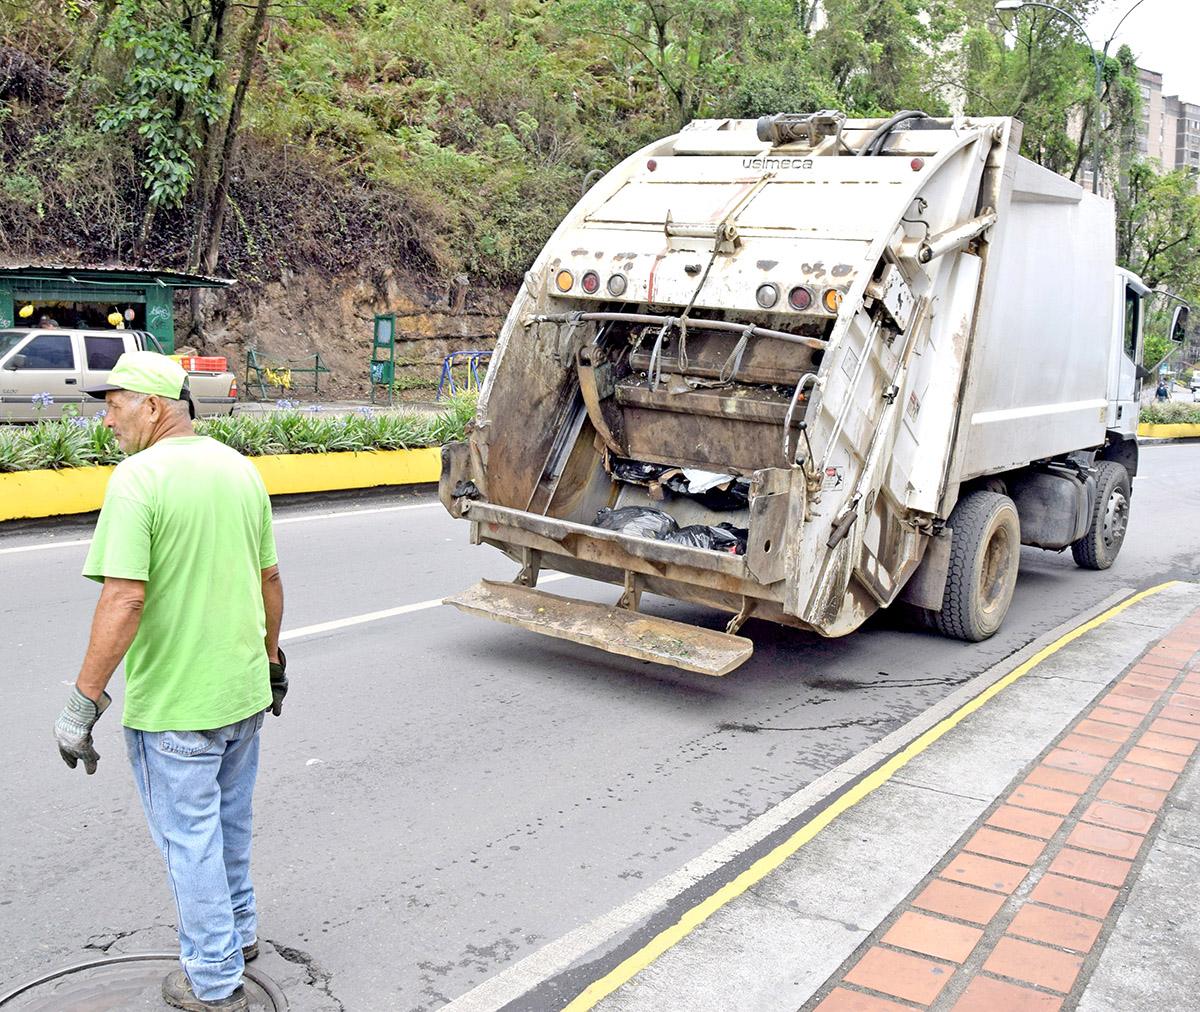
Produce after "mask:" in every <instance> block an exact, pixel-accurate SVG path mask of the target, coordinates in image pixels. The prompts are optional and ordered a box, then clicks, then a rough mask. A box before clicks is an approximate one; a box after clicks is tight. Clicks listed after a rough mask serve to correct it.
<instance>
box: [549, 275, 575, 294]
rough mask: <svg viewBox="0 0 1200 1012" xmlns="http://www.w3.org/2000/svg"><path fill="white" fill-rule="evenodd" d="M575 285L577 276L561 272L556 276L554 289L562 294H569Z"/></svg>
mask: <svg viewBox="0 0 1200 1012" xmlns="http://www.w3.org/2000/svg"><path fill="white" fill-rule="evenodd" d="M573 284H575V275H573V274H572V273H571V272H570V271H559V272H558V273H557V274H555V275H554V287H555V288H557V289H558V290H559V291H560V292H569V291H570V290H571V286H572V285H573Z"/></svg>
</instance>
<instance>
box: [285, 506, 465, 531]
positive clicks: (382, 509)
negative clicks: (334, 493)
mask: <svg viewBox="0 0 1200 1012" xmlns="http://www.w3.org/2000/svg"><path fill="white" fill-rule="evenodd" d="M441 505H442V504H441V503H440V502H418V503H410V504H409V505H407V506H374V507H372V508H371V509H369V510H337V511H336V512H334V513H314V514H313V515H312V516H306V517H285V518H284V519H282V520H276V521H275V526H276V527H278V526H279V525H280V524H301V523H304V522H305V521H306V520H330V519H332V518H334V517H361V516H366V515H367V514H368V513H395V512H396V511H397V510H427V509H431V508H433V507H434V506H441Z"/></svg>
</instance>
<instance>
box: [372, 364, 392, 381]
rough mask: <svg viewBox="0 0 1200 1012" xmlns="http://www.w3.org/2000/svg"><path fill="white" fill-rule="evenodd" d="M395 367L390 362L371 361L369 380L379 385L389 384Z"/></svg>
mask: <svg viewBox="0 0 1200 1012" xmlns="http://www.w3.org/2000/svg"><path fill="white" fill-rule="evenodd" d="M394 375H395V368H394V366H393V365H392V363H391V362H372V363H371V382H372V383H377V384H379V385H380V386H391V383H392V379H393V376H394Z"/></svg>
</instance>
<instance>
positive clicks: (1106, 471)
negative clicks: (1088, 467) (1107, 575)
mask: <svg viewBox="0 0 1200 1012" xmlns="http://www.w3.org/2000/svg"><path fill="white" fill-rule="evenodd" d="M1129 488H1130V486H1129V472H1128V471H1126V470H1125V468H1123V467H1122V466H1121V465H1120V464H1118V463H1116V462H1115V461H1111V460H1101V461H1099V462H1098V463H1097V464H1096V504H1095V505H1094V506H1093V507H1092V521H1091V523H1090V524H1089V525H1088V532H1087V534H1085V535H1084V536H1083V537H1082V538H1080V539H1079V540H1078V541H1076V542H1075V543H1074V544H1073V545H1071V554H1072V555H1074V556H1075V562H1076V564H1077V565H1080V566H1082V567H1083V568H1084V569H1107V568H1108V567H1109V566H1111V565H1112V564H1113V562H1114V561H1116V558H1117V553H1118V552H1119V551H1120V550H1121V544H1122V543H1123V542H1124V541H1125V531H1126V530H1127V529H1128V527H1129Z"/></svg>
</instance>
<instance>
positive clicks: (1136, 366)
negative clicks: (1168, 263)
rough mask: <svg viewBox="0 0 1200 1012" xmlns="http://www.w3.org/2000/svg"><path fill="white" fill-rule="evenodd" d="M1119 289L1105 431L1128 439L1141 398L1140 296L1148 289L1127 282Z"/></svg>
mask: <svg viewBox="0 0 1200 1012" xmlns="http://www.w3.org/2000/svg"><path fill="white" fill-rule="evenodd" d="M1122 280H1123V284H1122V285H1121V286H1120V289H1119V290H1120V292H1121V293H1122V296H1121V297H1120V298H1121V301H1120V302H1119V304H1118V306H1117V311H1118V313H1119V314H1120V315H1119V317H1118V318H1119V320H1120V328H1121V329H1120V338H1119V340H1120V345H1121V351H1120V354H1119V355H1118V356H1117V363H1116V365H1117V369H1116V372H1117V375H1116V377H1115V378H1116V389H1115V390H1112V391H1110V394H1109V400H1110V404H1109V418H1108V428H1110V429H1113V430H1116V431H1118V432H1122V433H1125V434H1126V435H1129V436H1132V435H1134V434H1135V433H1136V432H1137V420H1138V405H1139V403H1140V400H1141V394H1142V380H1143V378H1144V376H1145V375H1146V371H1145V369H1143V368H1142V336H1143V334H1142V331H1143V322H1142V321H1143V316H1144V314H1143V302H1142V300H1143V296H1144V295H1145V294H1146V292H1147V291H1148V289H1146V288H1145V287H1144V286H1143V285H1141V284H1138V283H1135V282H1134V281H1132V280H1131V279H1129V278H1123V279H1122Z"/></svg>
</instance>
